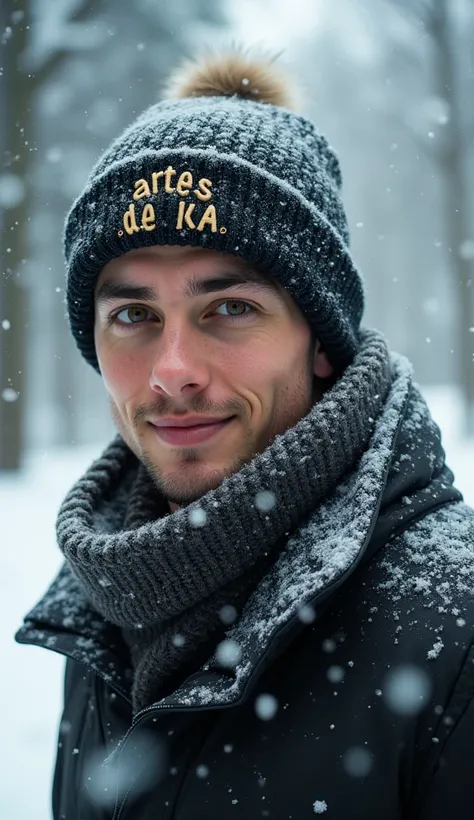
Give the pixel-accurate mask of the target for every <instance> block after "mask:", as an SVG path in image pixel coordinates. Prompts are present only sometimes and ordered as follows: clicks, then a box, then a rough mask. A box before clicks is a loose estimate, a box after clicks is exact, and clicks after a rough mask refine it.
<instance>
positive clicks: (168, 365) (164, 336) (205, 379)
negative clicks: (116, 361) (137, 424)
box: [150, 325, 209, 398]
mask: <svg viewBox="0 0 474 820" xmlns="http://www.w3.org/2000/svg"><path fill="white" fill-rule="evenodd" d="M157 344H158V349H157V352H156V355H155V358H154V361H153V368H152V371H151V374H150V387H151V389H152V390H154V391H155V392H156V393H161V394H162V395H166V396H170V397H174V398H177V397H184V396H187V397H189V396H191V395H194V394H195V393H199V392H200V391H201V390H204V389H205V388H206V387H207V386H208V384H209V366H208V364H207V363H206V361H205V356H204V351H203V350H202V346H201V345H200V344H199V341H198V339H197V336H196V333H193V332H192V330H190V329H189V328H186V327H183V326H182V325H180V326H177V325H174V326H169V327H165V328H163V331H162V332H161V334H160V338H159V341H158V343H157Z"/></svg>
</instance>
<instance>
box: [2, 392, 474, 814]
mask: <svg viewBox="0 0 474 820" xmlns="http://www.w3.org/2000/svg"><path fill="white" fill-rule="evenodd" d="M425 395H426V396H427V397H428V400H429V403H430V405H431V408H432V412H433V414H434V417H435V418H436V420H437V421H438V423H439V424H440V426H441V428H442V430H443V436H444V445H445V449H446V452H447V456H448V463H449V464H450V466H451V468H452V469H453V470H454V472H455V474H456V482H457V485H458V486H459V488H460V489H461V490H462V491H463V492H464V495H465V499H466V501H468V502H469V503H471V504H473V505H474V482H473V481H472V464H473V458H474V441H465V440H463V439H462V438H461V436H460V435H459V432H458V431H459V429H460V427H461V420H460V411H459V402H458V401H456V394H455V393H454V392H453V391H452V390H450V389H447V388H444V389H431V390H429V391H428V390H426V391H425ZM105 443H106V442H104V444H105ZM99 451H100V447H94V448H93V449H91V448H71V449H68V450H59V449H58V450H51V451H50V452H48V453H43V454H38V453H36V454H32V455H31V456H30V457H29V458H28V459H27V462H26V464H25V468H24V470H23V471H22V472H21V474H19V475H17V476H14V477H10V478H6V477H5V476H3V477H2V476H1V474H0V520H1V522H2V523H1V532H2V537H1V544H2V550H1V553H0V573H1V578H2V585H3V590H2V595H1V596H0V646H1V658H2V672H3V673H2V676H1V682H0V698H1V703H2V705H3V720H2V722H3V731H2V735H3V737H2V744H1V752H0V755H1V759H0V771H1V773H2V776H1V779H0V817H2V818H5V820H33V818H34V820H51V810H50V790H51V777H52V767H53V761H54V755H55V747H56V731H57V724H58V721H59V716H60V709H61V700H62V673H63V666H64V661H63V659H62V658H61V657H60V656H57V655H55V654H54V653H53V652H49V651H47V650H44V649H39V648H36V647H29V646H18V645H17V644H15V643H14V642H13V634H14V632H15V631H16V629H17V628H18V626H19V625H20V624H21V622H22V620H23V616H24V614H25V613H26V612H27V611H28V610H29V609H30V608H31V607H32V605H33V604H34V603H36V601H37V600H38V599H39V597H40V596H41V595H42V593H43V591H44V590H45V588H46V587H47V585H48V584H49V582H50V580H51V579H52V577H53V576H54V574H55V572H56V571H57V569H58V568H59V566H60V563H61V556H60V553H59V551H58V549H57V547H56V544H55V535H54V522H55V516H56V512H57V508H58V505H59V503H60V501H61V500H62V498H63V496H64V494H65V492H66V491H67V490H68V489H69V487H70V486H71V485H72V484H73V483H74V481H75V480H76V479H77V478H78V477H79V475H80V474H81V472H82V471H83V470H84V469H85V468H86V467H87V466H88V464H89V463H90V462H91V461H92V459H93V458H95V457H96V456H97V455H98V454H99Z"/></svg>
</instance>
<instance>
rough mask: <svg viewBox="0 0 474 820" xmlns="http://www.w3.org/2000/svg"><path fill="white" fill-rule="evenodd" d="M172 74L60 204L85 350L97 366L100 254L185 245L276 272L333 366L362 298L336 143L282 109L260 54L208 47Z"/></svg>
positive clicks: (350, 346)
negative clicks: (73, 196) (156, 99)
mask: <svg viewBox="0 0 474 820" xmlns="http://www.w3.org/2000/svg"><path fill="white" fill-rule="evenodd" d="M175 86H176V91H175V96H176V98H175V99H170V100H165V101H163V102H160V103H158V104H156V105H152V106H151V107H150V108H149V109H147V110H146V111H145V112H144V113H143V114H142V115H141V116H140V117H138V119H137V120H136V121H135V122H134V123H133V124H132V125H131V126H129V128H127V129H126V131H125V132H124V133H123V134H122V135H121V136H120V137H118V138H117V139H116V140H115V141H114V142H113V143H112V145H111V146H110V147H109V148H108V149H107V150H106V151H105V153H104V154H103V156H102V157H101V159H100V160H99V161H98V163H97V164H96V166H95V167H94V169H93V171H92V173H91V175H90V178H89V181H88V183H87V185H86V187H85V189H84V191H83V192H82V193H81V195H80V196H79V197H78V199H77V200H76V201H75V203H74V205H73V207H72V209H71V211H70V213H69V214H68V217H67V220H66V230H65V253H66V260H67V268H68V281H67V307H68V312H69V321H70V325H71V329H72V333H73V335H74V338H75V340H76V342H77V344H78V346H79V349H80V351H81V353H82V355H83V356H84V358H85V359H86V360H87V361H88V362H89V363H90V364H91V365H92V366H93V367H94V368H95V369H96V370H99V365H98V362H97V356H96V351H95V345H94V287H95V283H96V281H97V277H98V275H99V272H100V270H101V268H102V267H103V266H104V265H105V264H106V262H108V261H109V260H111V259H112V258H114V257H118V256H121V255H122V254H124V253H126V252H127V251H130V250H132V249H134V248H139V247H143V246H147V245H196V246H202V247H206V248H210V249H213V250H216V251H219V252H222V253H229V254H233V255H236V256H240V257H242V258H243V259H245V260H247V261H248V262H249V263H251V264H253V265H255V266H257V267H258V268H260V269H261V270H263V271H265V272H266V273H268V274H269V275H271V276H272V277H274V278H275V279H276V280H277V281H279V282H281V284H282V285H283V286H284V287H285V288H286V289H287V290H288V292H289V293H290V294H291V296H292V297H293V298H294V300H295V302H296V303H297V304H298V305H299V307H300V308H301V310H302V311H303V313H304V314H305V315H306V317H307V319H308V321H309V323H310V325H311V326H312V328H313V330H314V333H315V335H316V337H317V338H318V339H319V340H320V341H321V343H322V344H323V346H324V349H325V350H326V352H327V354H328V357H329V359H330V360H331V362H332V363H333V364H334V365H335V366H336V367H338V368H341V369H342V368H343V367H345V366H346V365H347V364H348V363H349V362H350V361H351V360H352V358H353V356H354V354H355V352H356V350H357V348H358V338H359V323H360V320H361V316H362V312H363V303H364V297H363V287H362V282H361V278H360V276H359V274H358V271H357V269H356V267H355V265H354V263H353V261H352V259H351V256H350V253H349V249H348V245H349V233H348V228H347V220H346V216H345V213H344V208H343V205H342V201H341V198H340V188H341V183H342V179H341V172H340V168H339V162H338V159H337V157H336V154H335V153H334V151H333V149H332V148H331V147H330V146H329V145H328V142H327V140H326V139H325V138H324V137H323V136H321V134H319V133H318V132H317V131H316V129H315V127H314V125H313V124H312V123H311V122H309V121H308V120H307V119H305V118H304V117H301V116H298V115H297V114H295V113H293V112H292V111H291V110H289V108H288V107H287V106H288V101H287V97H286V95H285V86H284V82H283V81H282V80H280V79H279V76H278V74H277V73H276V72H275V69H274V67H273V66H272V65H271V64H270V63H269V62H262V61H261V60H260V61H259V60H254V59H251V58H248V57H246V56H244V55H242V54H238V53H236V54H230V55H227V56H224V57H217V58H210V59H208V60H207V61H205V62H204V63H201V64H199V65H197V66H194V67H192V68H190V67H189V66H188V67H187V68H186V69H185V76H184V79H183V78H182V79H181V80H178V82H177V83H176V84H175Z"/></svg>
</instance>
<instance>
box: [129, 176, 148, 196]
mask: <svg viewBox="0 0 474 820" xmlns="http://www.w3.org/2000/svg"><path fill="white" fill-rule="evenodd" d="M144 196H151V194H150V186H149V185H148V182H147V181H146V179H137V181H136V182H135V192H134V194H133V198H134V199H135V200H137V199H142V197H144Z"/></svg>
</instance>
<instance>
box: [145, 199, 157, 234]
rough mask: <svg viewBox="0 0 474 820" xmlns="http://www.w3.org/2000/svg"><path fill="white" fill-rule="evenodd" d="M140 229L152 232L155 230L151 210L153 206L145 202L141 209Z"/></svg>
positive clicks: (153, 213)
mask: <svg viewBox="0 0 474 820" xmlns="http://www.w3.org/2000/svg"><path fill="white" fill-rule="evenodd" d="M152 223H153V224H152ZM142 228H144V229H145V231H153V230H154V229H155V228H156V222H155V211H154V210H153V205H151V204H150V203H149V202H147V204H146V205H145V207H144V208H143V212H142Z"/></svg>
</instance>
